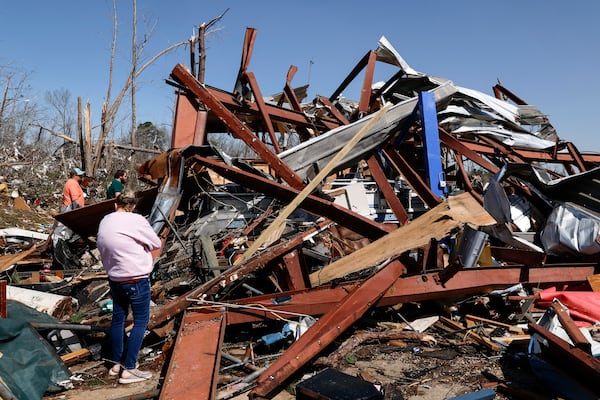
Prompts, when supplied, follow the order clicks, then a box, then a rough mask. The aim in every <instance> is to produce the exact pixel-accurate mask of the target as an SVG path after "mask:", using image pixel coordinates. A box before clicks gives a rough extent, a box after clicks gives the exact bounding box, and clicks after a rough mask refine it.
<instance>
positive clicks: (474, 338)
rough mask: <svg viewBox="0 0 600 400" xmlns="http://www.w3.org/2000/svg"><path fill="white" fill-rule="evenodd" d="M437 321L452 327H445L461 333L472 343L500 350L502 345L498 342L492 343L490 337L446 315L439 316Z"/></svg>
mask: <svg viewBox="0 0 600 400" xmlns="http://www.w3.org/2000/svg"><path fill="white" fill-rule="evenodd" d="M439 322H440V324H441V325H446V327H449V328H452V329H453V330H448V329H446V330H447V331H448V332H450V333H456V334H461V333H462V334H463V336H464V338H465V339H466V340H469V341H471V342H472V343H477V344H480V345H482V346H485V347H487V348H489V349H490V350H492V351H502V346H500V345H499V344H498V343H494V341H492V340H491V339H489V338H486V337H484V336H481V335H479V334H478V333H475V332H473V331H472V330H469V329H467V328H465V327H464V326H462V325H461V324H460V323H458V322H456V321H452V320H451V319H449V318H446V317H440V320H439Z"/></svg>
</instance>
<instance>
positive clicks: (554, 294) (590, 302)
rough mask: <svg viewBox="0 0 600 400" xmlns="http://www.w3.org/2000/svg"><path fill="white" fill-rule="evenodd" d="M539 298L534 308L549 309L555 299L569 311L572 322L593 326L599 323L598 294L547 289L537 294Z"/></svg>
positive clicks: (599, 305)
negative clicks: (586, 323)
mask: <svg viewBox="0 0 600 400" xmlns="http://www.w3.org/2000/svg"><path fill="white" fill-rule="evenodd" d="M538 294H539V296H540V298H539V300H537V301H536V306H538V307H540V308H545V307H550V306H551V305H552V300H554V299H557V300H558V301H560V302H561V303H562V304H563V305H564V306H565V307H567V308H568V309H569V314H570V315H571V318H573V320H581V321H585V322H589V323H590V324H594V323H595V322H597V321H600V292H584V291H557V290H556V288H549V289H545V290H542V291H541V292H538Z"/></svg>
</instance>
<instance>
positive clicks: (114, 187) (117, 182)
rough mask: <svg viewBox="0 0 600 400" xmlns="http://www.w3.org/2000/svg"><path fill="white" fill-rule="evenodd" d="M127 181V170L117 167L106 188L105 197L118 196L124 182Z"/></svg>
mask: <svg viewBox="0 0 600 400" xmlns="http://www.w3.org/2000/svg"><path fill="white" fill-rule="evenodd" d="M126 183H127V171H125V170H124V169H118V170H117V172H115V179H113V180H112V182H111V183H110V185H108V188H107V189H106V197H107V198H109V199H114V198H116V197H119V195H120V194H121V192H122V191H123V189H125V184H126Z"/></svg>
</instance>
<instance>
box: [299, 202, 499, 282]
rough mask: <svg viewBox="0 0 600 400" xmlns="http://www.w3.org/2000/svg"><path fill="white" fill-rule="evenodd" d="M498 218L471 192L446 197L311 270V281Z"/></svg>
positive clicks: (350, 270)
mask: <svg viewBox="0 0 600 400" xmlns="http://www.w3.org/2000/svg"><path fill="white" fill-rule="evenodd" d="M495 222H496V221H495V220H494V219H493V218H492V217H491V216H490V215H489V214H488V213H487V211H485V210H484V209H483V207H482V206H481V205H480V204H479V202H477V200H475V199H474V198H473V196H472V195H471V194H469V193H463V194H460V195H458V196H452V197H449V198H448V199H447V200H446V201H444V202H443V203H441V204H440V205H438V206H436V207H435V208H433V209H431V210H430V211H428V212H426V213H425V214H423V215H421V216H420V217H419V218H417V219H415V220H413V221H412V222H410V223H409V224H407V225H404V226H402V227H400V228H398V229H396V230H395V231H393V232H391V233H388V234H387V235H385V236H383V237H382V238H380V239H378V240H376V241H374V242H372V243H371V244H369V245H367V246H365V247H363V248H361V249H359V250H357V251H355V252H354V253H351V254H349V255H347V256H345V257H343V258H341V259H339V260H338V261H335V262H333V263H331V264H329V265H328V266H326V267H324V268H323V269H321V270H320V271H317V272H313V273H312V274H310V283H311V285H312V286H313V287H314V286H317V285H321V284H323V283H327V282H330V281H332V280H333V279H336V278H341V277H343V276H345V275H348V274H350V273H354V272H358V271H362V270H365V269H367V268H371V267H374V266H375V265H377V264H378V263H380V262H382V261H385V260H387V259H388V258H394V257H398V256H399V255H400V254H402V253H404V252H405V251H407V250H412V249H417V248H419V247H423V246H425V245H427V243H429V240H430V239H431V238H435V239H436V240H440V239H442V238H443V237H444V236H446V235H447V234H448V232H450V231H451V230H453V229H454V228H457V227H459V226H460V225H462V224H464V223H471V224H473V225H478V226H482V225H491V224H494V223H495Z"/></svg>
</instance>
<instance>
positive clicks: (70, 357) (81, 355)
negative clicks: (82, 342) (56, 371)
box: [60, 349, 92, 365]
mask: <svg viewBox="0 0 600 400" xmlns="http://www.w3.org/2000/svg"><path fill="white" fill-rule="evenodd" d="M91 354H92V353H91V352H90V351H89V350H88V349H79V350H75V351H73V352H71V353H67V354H63V355H62V356H60V359H61V360H63V362H64V363H65V364H66V365H72V364H75V363H76V362H77V361H79V360H83V359H85V358H88V357H89V356H90V355H91Z"/></svg>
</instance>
